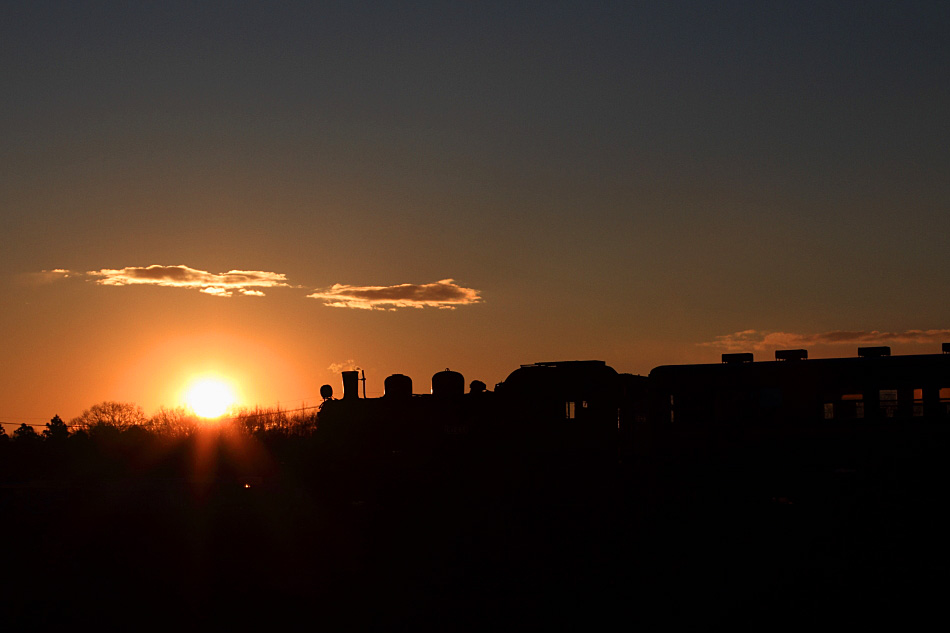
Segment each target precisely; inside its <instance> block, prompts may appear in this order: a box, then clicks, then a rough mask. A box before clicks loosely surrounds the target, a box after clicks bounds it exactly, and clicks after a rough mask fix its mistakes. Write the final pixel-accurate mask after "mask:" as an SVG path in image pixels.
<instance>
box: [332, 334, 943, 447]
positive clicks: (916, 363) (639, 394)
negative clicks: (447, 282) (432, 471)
mask: <svg viewBox="0 0 950 633" xmlns="http://www.w3.org/2000/svg"><path fill="white" fill-rule="evenodd" d="M942 352H943V353H941V354H923V355H907V356H891V354H890V348H888V347H863V348H859V349H858V356H857V357H854V358H829V359H808V353H807V351H806V350H779V351H777V352H776V353H775V360H773V361H764V362H761V361H760V362H754V360H753V356H752V354H723V356H722V363H717V364H698V365H667V366H660V367H657V368H655V369H653V370H652V371H651V372H650V374H649V376H636V375H631V374H621V373H618V372H616V371H615V370H614V369H613V368H611V367H609V366H608V365H607V364H606V363H604V362H603V361H565V362H547V363H534V364H530V365H522V366H521V367H519V368H518V369H516V370H515V371H513V372H512V373H511V374H510V375H509V376H508V378H507V379H505V381H504V382H502V383H499V384H498V385H496V388H495V390H494V391H493V392H492V391H488V390H486V389H485V385H484V383H481V382H480V381H474V382H473V383H472V384H471V388H470V390H469V392H468V393H465V381H464V378H463V376H462V375H461V374H460V373H458V372H454V371H450V370H448V369H446V370H445V371H440V372H438V373H436V374H435V375H434V376H433V377H432V385H431V393H429V394H425V395H415V394H413V389H412V380H411V379H410V378H409V377H407V376H404V375H402V374H394V375H392V376H389V377H388V378H386V381H385V395H383V396H382V397H381V398H369V399H367V398H360V397H359V393H358V386H359V380H360V378H359V376H358V374H357V372H355V371H351V372H343V387H344V390H343V398H342V399H339V400H334V399H332V397H331V396H332V389H331V388H330V387H329V386H326V385H325V386H324V388H323V389H322V390H321V393H322V394H323V395H324V397H325V402H324V404H323V406H322V408H321V411H320V416H319V420H320V429H321V432H326V433H328V434H338V435H341V436H346V437H349V438H350V439H354V440H358V441H359V442H362V443H363V444H364V445H376V446H378V448H379V449H380V450H385V451H389V450H396V451H412V450H419V449H424V448H428V449H432V448H435V447H436V445H438V446H443V445H447V444H460V443H461V444H465V445H491V446H498V445H499V444H505V445H509V446H522V447H523V446H532V447H534V448H537V447H539V446H548V447H554V448H565V447H571V448H578V447H582V448H588V449H591V450H601V451H604V450H606V451H612V450H615V449H619V450H622V451H623V450H625V451H636V450H638V449H639V448H641V447H648V446H652V445H654V444H655V443H656V442H657V441H669V439H670V438H671V437H673V438H684V437H690V438H694V439H695V438H700V439H702V438H703V437H706V436H708V435H709V434H714V433H722V432H723V431H728V432H730V433H732V434H734V435H742V434H749V435H755V434H760V433H762V432H770V433H773V434H775V433H777V434H779V435H782V434H785V435H798V436H802V435H808V434H813V435H819V436H821V435H827V434H829V433H839V434H840V433H851V432H854V429H855V428H856V427H863V428H900V427H906V426H907V425H912V424H914V423H921V424H924V423H926V424H935V423H936V424H943V423H950V344H947V343H944V344H943V349H942ZM364 380H365V379H364Z"/></svg>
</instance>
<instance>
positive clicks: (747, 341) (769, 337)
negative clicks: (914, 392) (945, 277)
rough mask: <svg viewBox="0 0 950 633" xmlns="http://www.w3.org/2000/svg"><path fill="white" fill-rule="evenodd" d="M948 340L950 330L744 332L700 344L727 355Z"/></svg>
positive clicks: (725, 335) (718, 337)
mask: <svg viewBox="0 0 950 633" xmlns="http://www.w3.org/2000/svg"><path fill="white" fill-rule="evenodd" d="M948 340H950V329H947V330H904V331H903V332H881V331H878V330H832V331H830V332H821V333H817V334H801V333H795V332H765V331H761V330H743V331H741V332H733V333H732V334H724V335H723V336H717V337H716V339H715V340H714V341H709V342H706V343H700V345H701V346H703V347H715V348H719V349H722V350H724V351H727V352H747V351H766V350H773V349H792V348H800V347H807V346H808V345H841V344H860V345H884V344H887V343H940V342H943V341H948Z"/></svg>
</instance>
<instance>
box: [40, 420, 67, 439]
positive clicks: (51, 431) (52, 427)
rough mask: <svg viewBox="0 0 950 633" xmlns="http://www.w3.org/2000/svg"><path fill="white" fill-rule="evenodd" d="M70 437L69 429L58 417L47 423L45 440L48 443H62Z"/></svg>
mask: <svg viewBox="0 0 950 633" xmlns="http://www.w3.org/2000/svg"><path fill="white" fill-rule="evenodd" d="M68 437H69V428H67V426H66V423H65V422H63V419H62V418H61V417H59V416H58V415H54V416H53V419H52V420H50V421H49V422H47V423H46V430H45V431H43V439H44V440H46V441H48V442H61V441H63V440H65V439H66V438H68Z"/></svg>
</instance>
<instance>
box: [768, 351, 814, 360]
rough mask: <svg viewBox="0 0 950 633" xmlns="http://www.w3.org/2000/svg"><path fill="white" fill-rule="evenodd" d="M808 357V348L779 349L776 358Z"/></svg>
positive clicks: (798, 358)
mask: <svg viewBox="0 0 950 633" xmlns="http://www.w3.org/2000/svg"><path fill="white" fill-rule="evenodd" d="M806 358H808V350H807V349H777V350H775V360H805V359H806Z"/></svg>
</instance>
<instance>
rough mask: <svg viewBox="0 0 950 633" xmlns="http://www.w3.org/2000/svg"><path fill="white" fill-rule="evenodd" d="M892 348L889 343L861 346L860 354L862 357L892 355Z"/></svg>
mask: <svg viewBox="0 0 950 633" xmlns="http://www.w3.org/2000/svg"><path fill="white" fill-rule="evenodd" d="M890 355H891V348H890V347H888V346H887V345H882V346H880V347H859V348H858V356H860V357H861V358H880V357H881V356H890Z"/></svg>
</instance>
